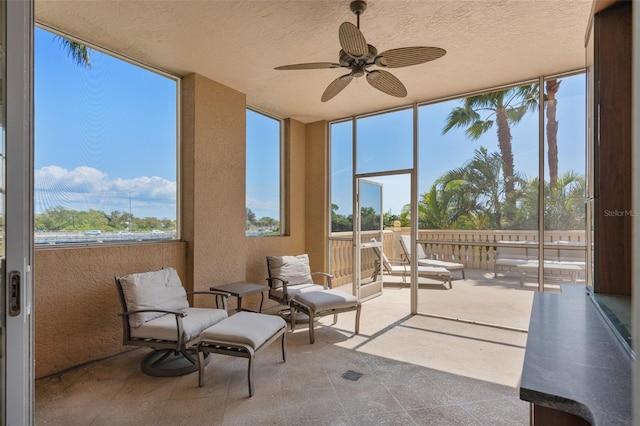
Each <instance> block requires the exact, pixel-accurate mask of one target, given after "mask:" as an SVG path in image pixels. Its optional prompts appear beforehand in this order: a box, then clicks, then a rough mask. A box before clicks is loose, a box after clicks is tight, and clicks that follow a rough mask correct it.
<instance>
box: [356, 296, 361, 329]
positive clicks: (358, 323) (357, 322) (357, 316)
mask: <svg viewBox="0 0 640 426" xmlns="http://www.w3.org/2000/svg"><path fill="white" fill-rule="evenodd" d="M361 306H362V305H361V304H359V303H358V307H357V308H356V334H359V333H360V307H361Z"/></svg>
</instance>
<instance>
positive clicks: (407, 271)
mask: <svg viewBox="0 0 640 426" xmlns="http://www.w3.org/2000/svg"><path fill="white" fill-rule="evenodd" d="M372 240H374V239H373V238H372ZM373 249H374V250H375V251H376V255H378V256H379V257H380V258H381V259H382V266H383V267H384V270H385V271H386V272H387V274H389V275H393V276H401V277H402V282H403V283H406V282H407V275H411V265H409V264H408V263H406V262H404V263H402V264H399V265H394V264H393V262H392V261H390V260H389V258H387V256H386V255H385V254H384V253H382V252H381V251H380V249H379V248H378V247H373ZM418 276H419V277H424V278H441V279H443V280H444V284H445V285H446V284H447V283H449V288H453V285H452V284H451V272H449V270H447V269H446V268H442V267H438V266H419V267H418Z"/></svg>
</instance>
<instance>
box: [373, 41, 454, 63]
mask: <svg viewBox="0 0 640 426" xmlns="http://www.w3.org/2000/svg"><path fill="white" fill-rule="evenodd" d="M446 53H447V51H446V50H444V49H441V48H439V47H431V46H414V47H400V48H398V49H391V50H385V51H384V52H382V53H381V54H380V58H381V59H380V60H379V61H378V64H379V65H380V66H383V67H387V68H400V67H408V66H410V65H418V64H423V63H425V62H429V61H433V60H434V59H438V58H441V57H443V56H444V55H445V54H446Z"/></svg>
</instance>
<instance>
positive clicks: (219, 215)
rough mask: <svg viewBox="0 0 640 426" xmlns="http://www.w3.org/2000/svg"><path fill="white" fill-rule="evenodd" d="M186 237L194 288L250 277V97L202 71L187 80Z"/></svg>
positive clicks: (184, 132) (184, 90)
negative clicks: (247, 247) (247, 232)
mask: <svg viewBox="0 0 640 426" xmlns="http://www.w3.org/2000/svg"><path fill="white" fill-rule="evenodd" d="M182 107H183V111H182V112H183V122H182V145H183V150H182V162H181V166H182V167H181V173H182V174H181V175H182V178H183V180H182V185H183V187H184V191H183V194H182V196H183V208H182V225H183V226H182V229H183V232H182V235H183V238H184V239H185V240H186V241H187V242H188V244H189V249H188V258H189V268H190V269H191V271H190V274H192V276H193V283H194V289H195V290H204V289H208V288H209V286H210V285H211V284H217V283H225V282H232V281H240V280H244V279H245V264H246V261H245V256H246V253H245V241H244V240H245V236H244V229H245V216H246V214H245V212H246V211H245V195H244V194H245V161H246V160H245V120H246V99H245V95H244V94H242V93H240V92H237V91H235V90H232V89H230V88H228V87H226V86H223V85H221V84H218V83H216V82H215V81H212V80H209V79H207V78H204V77H202V76H200V75H197V74H191V75H189V76H187V77H185V78H184V79H183V84H182Z"/></svg>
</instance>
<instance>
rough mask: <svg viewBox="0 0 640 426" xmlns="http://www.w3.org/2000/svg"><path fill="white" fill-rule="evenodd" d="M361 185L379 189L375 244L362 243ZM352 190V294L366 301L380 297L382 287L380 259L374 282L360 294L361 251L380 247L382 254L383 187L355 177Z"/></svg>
mask: <svg viewBox="0 0 640 426" xmlns="http://www.w3.org/2000/svg"><path fill="white" fill-rule="evenodd" d="M362 184H366V185H370V186H372V187H377V188H379V198H380V206H379V211H380V221H379V222H380V223H379V229H378V230H376V231H379V234H378V241H377V242H375V243H370V242H364V243H363V242H362V215H361V208H362V203H361V193H362ZM353 186H354V189H355V191H356V193H355V194H354V196H353V200H354V209H353V211H354V215H353V230H354V232H353V248H354V253H353V259H354V261H353V265H352V266H353V294H354V295H355V296H356V297H357V298H358V300H363V301H364V300H368V299H371V298H373V297H377V296H380V295H381V294H382V286H383V280H382V259H379V262H378V265H379V267H380V274H376V277H375V280H374V281H373V282H370V283H367V284H366V286H367V287H370V288H368V289H367V291H366V294H363V292H362V288H363V283H362V281H363V276H362V267H361V265H362V250H365V249H369V248H372V247H380V253H382V243H383V239H382V238H383V236H382V231H383V229H384V226H383V215H384V211H383V206H384V204H383V201H384V198H383V195H384V190H383V185H382V184H381V183H379V182H374V181H372V180H368V179H366V178H361V177H355V178H354V185H353Z"/></svg>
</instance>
